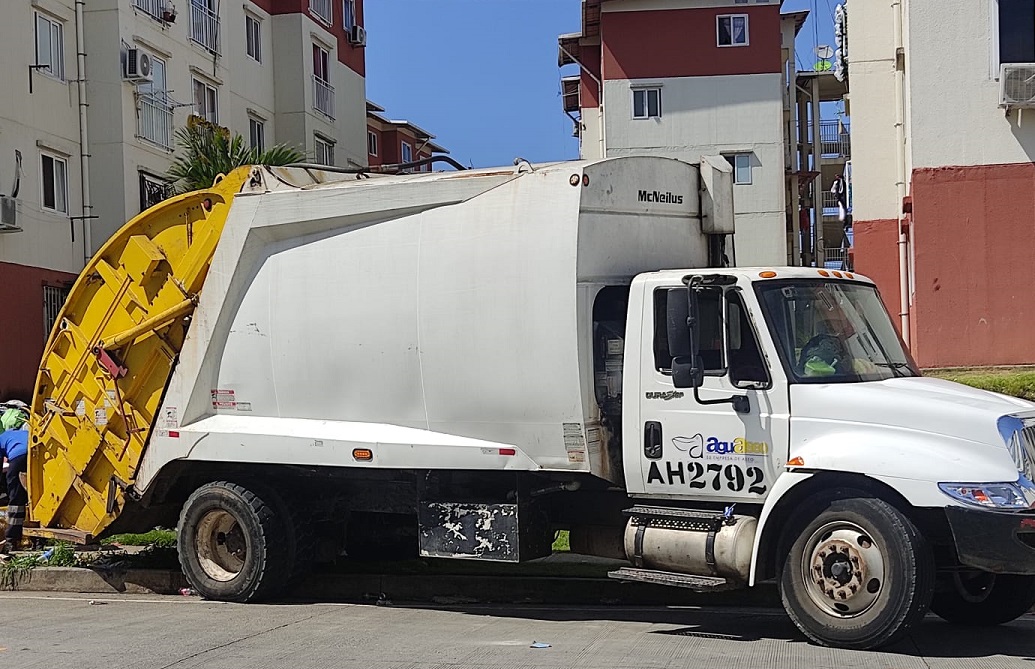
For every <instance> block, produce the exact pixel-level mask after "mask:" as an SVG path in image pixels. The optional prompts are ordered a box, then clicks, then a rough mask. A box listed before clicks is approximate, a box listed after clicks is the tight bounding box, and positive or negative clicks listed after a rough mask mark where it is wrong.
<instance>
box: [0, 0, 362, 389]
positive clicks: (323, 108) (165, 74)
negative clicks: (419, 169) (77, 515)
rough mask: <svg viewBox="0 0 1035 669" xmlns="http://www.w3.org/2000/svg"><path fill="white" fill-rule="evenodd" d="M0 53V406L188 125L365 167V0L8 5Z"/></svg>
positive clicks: (151, 197)
mask: <svg viewBox="0 0 1035 669" xmlns="http://www.w3.org/2000/svg"><path fill="white" fill-rule="evenodd" d="M4 10H5V11H4V20H3V22H0V42H2V43H3V44H4V59H3V60H2V62H0V83H2V84H3V85H4V89H3V90H4V91H5V95H4V96H2V97H0V282H2V285H3V286H4V288H5V298H4V299H5V308H4V315H5V324H4V327H3V328H0V396H4V397H7V396H21V397H23V398H25V399H27V397H26V396H27V395H28V393H29V392H30V391H31V387H32V384H33V382H34V379H35V373H36V366H37V364H38V361H39V357H40V354H41V353H42V348H43V345H44V341H45V338H46V336H47V334H48V333H49V331H50V327H51V325H52V324H53V322H54V319H55V318H56V315H57V313H58V311H59V310H60V307H61V305H62V303H63V301H64V297H65V295H66V294H67V291H68V288H69V287H70V285H71V282H72V281H73V280H74V279H75V277H76V275H77V273H78V272H79V271H80V269H81V268H82V267H83V266H84V263H85V261H86V259H88V258H89V257H90V256H91V255H92V254H93V253H94V252H95V251H96V250H97V249H98V248H99V247H100V246H101V245H102V244H103V243H104V241H105V240H106V239H107V238H108V237H109V236H110V235H111V234H112V233H113V232H115V231H116V230H117V229H119V228H120V227H121V226H122V225H123V224H124V223H125V222H126V221H127V220H129V219H130V218H132V217H133V216H135V215H137V214H138V213H140V212H141V211H142V210H144V209H146V208H147V207H149V206H150V205H152V204H154V203H155V202H157V201H160V200H161V199H163V198H164V197H165V196H166V195H167V194H168V192H169V184H168V182H167V179H166V177H165V174H166V171H167V169H168V167H169V165H170V163H171V161H172V158H173V153H174V148H175V146H174V144H175V131H176V129H177V128H179V127H182V126H184V125H185V124H186V123H187V121H188V118H189V117H190V116H192V115H193V116H197V117H200V118H202V119H204V120H206V121H208V122H211V123H215V124H217V125H220V126H224V127H227V128H229V129H230V130H231V131H233V132H235V133H240V134H241V135H243V136H244V137H246V138H248V141H249V142H250V143H251V144H252V145H253V146H259V147H266V146H270V145H273V144H275V143H286V144H291V145H294V146H297V147H299V148H302V149H303V150H304V151H305V152H306V153H307V154H308V155H309V157H310V158H311V159H312V160H314V161H317V162H321V163H326V164H333V165H340V166H349V165H351V166H356V167H359V166H365V165H366V164H367V114H366V104H365V101H366V95H365V92H366V86H365V59H364V46H365V43H366V31H365V28H364V21H363V2H362V0H240V1H239V2H221V1H220V0H81V1H80V2H79V3H76V2H75V0H11V1H10V2H7V3H5V5H4Z"/></svg>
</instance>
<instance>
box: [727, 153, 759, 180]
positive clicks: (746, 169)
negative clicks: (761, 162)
mask: <svg viewBox="0 0 1035 669" xmlns="http://www.w3.org/2000/svg"><path fill="white" fill-rule="evenodd" d="M723 158H725V159H726V162H728V163H729V164H730V167H732V168H733V183H735V184H737V185H739V186H750V185H751V163H752V162H753V156H752V154H750V153H730V154H725V155H723Z"/></svg>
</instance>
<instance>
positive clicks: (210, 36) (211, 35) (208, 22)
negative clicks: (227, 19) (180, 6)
mask: <svg viewBox="0 0 1035 669" xmlns="http://www.w3.org/2000/svg"><path fill="white" fill-rule="evenodd" d="M190 38H191V40H193V41H195V42H197V43H198V44H200V45H201V46H203V47H205V48H206V49H208V50H209V51H211V52H212V53H215V54H218V53H219V15H218V14H216V13H215V12H214V11H212V10H211V9H209V8H208V7H206V6H204V5H198V4H195V3H193V2H192V3H191V6H190Z"/></svg>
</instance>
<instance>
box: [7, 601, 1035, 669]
mask: <svg viewBox="0 0 1035 669" xmlns="http://www.w3.org/2000/svg"><path fill="white" fill-rule="evenodd" d="M92 599H93V601H94V603H93V604H91V603H90V601H91V597H89V596H85V595H67V596H61V595H49V596H44V595H33V594H30V593H10V592H7V593H0V612H2V618H0V667H4V668H6V667H12V668H13V667H17V668H19V669H31V668H34V667H46V668H47V669H53V668H54V667H76V668H77V669H94V668H97V669H102V668H103V669H119V668H121V667H126V668H133V669H172V668H175V669H188V668H191V667H205V668H206V669H221V668H231V667H232V668H234V669H238V668H246V669H263V668H265V667H290V668H291V669H309V668H311V667H361V668H363V669H403V668H404V667H421V668H439V667H448V668H450V669H461V668H465V667H477V668H482V667H493V668H496V667H507V668H518V667H586V668H589V669H604V668H618V667H630V668H632V667H636V668H649V669H660V668H662V667H681V668H685V667H706V668H720V669H736V668H738V667H745V668H748V669H759V668H761V667H788V668H790V667H793V668H795V669H798V668H802V669H806V668H807V669H823V668H827V667H829V668H831V669H835V668H836V669H844V668H845V667H852V668H853V669H854V668H866V667H881V668H882V669H907V668H912V667H918V668H924V669H929V668H931V669H933V668H938V667H953V668H963V667H966V668H967V669H977V668H979V667H1027V668H1029V669H1030V668H1031V667H1033V666H1035V665H1033V664H1032V662H1033V661H1035V616H1027V617H1026V618H1024V619H1022V620H1019V621H1016V622H1014V623H1011V624H1010V625H1006V626H1003V627H999V628H995V629H992V630H983V631H982V630H978V631H972V630H964V629H961V628H956V627H953V626H950V625H948V624H946V623H943V622H941V621H939V620H937V619H935V618H929V619H928V620H926V621H925V622H924V624H923V625H921V627H920V628H919V629H918V630H917V631H916V632H914V634H913V635H912V636H911V638H910V639H909V640H907V641H905V642H903V643H901V644H899V645H898V646H896V647H894V648H891V649H889V650H888V651H886V652H879V653H878V652H872V653H864V652H854V651H840V650H831V649H827V648H819V647H816V646H812V645H810V644H808V643H806V642H805V641H804V640H803V639H802V637H800V636H799V635H798V633H797V631H796V630H795V628H794V626H793V625H792V624H791V623H790V621H789V620H787V618H786V617H784V615H783V614H782V612H780V611H778V610H773V609H768V610H759V609H743V608H707V609H702V608H618V607H615V608H610V607H590V608H582V607H580V608H575V607H572V608H561V607H515V606H511V607H497V606H464V607H459V608H422V607H408V606H402V605H392V606H374V605H348V604H345V605H342V604H281V605H270V606H260V605H247V606H242V605H234V604H222V603H216V602H205V601H201V600H199V599H197V598H193V597H131V596H124V597H118V598H106V599H98V598H92ZM533 641H539V642H545V643H549V644H550V647H549V648H530V647H529V646H530V645H531V644H532V642H533Z"/></svg>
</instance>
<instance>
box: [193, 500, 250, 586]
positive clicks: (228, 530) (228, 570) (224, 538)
mask: <svg viewBox="0 0 1035 669" xmlns="http://www.w3.org/2000/svg"><path fill="white" fill-rule="evenodd" d="M194 544H195V549H196V551H197V555H198V562H199V563H200V564H201V568H202V570H204V572H205V574H206V575H207V576H208V577H209V578H211V579H213V580H215V581H221V582H224V583H225V582H226V581H231V580H233V579H234V578H236V577H237V575H238V574H240V573H241V569H242V568H244V562H245V559H246V558H247V557H248V546H247V542H246V541H245V538H244V532H243V531H242V530H241V526H240V524H239V523H238V522H237V519H236V518H234V516H233V515H231V514H230V513H229V512H227V511H224V510H222V509H216V510H213V511H209V512H208V513H206V514H205V515H204V516H202V518H201V522H199V523H198V531H197V534H196V536H195V541H194Z"/></svg>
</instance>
